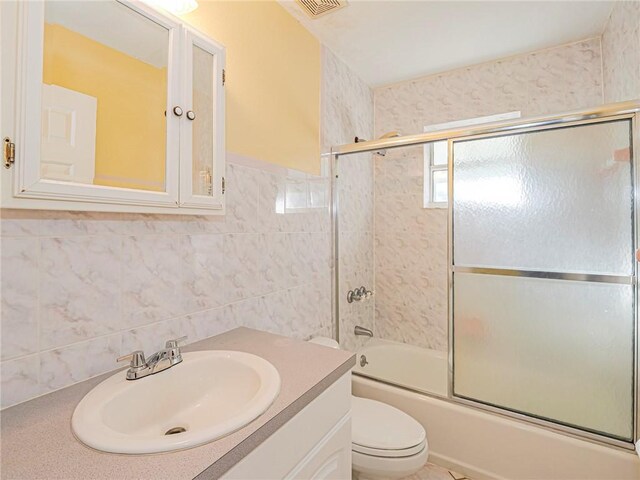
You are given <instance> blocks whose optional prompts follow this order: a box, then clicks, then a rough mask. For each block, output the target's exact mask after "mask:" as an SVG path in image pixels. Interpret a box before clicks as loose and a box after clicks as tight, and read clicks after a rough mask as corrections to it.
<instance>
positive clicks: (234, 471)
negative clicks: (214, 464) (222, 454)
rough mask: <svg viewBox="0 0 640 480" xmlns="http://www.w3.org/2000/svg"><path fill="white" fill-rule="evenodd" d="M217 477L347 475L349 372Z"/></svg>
mask: <svg viewBox="0 0 640 480" xmlns="http://www.w3.org/2000/svg"><path fill="white" fill-rule="evenodd" d="M222 478H224V479H229V480H266V479H269V480H272V479H304V480H312V479H313V480H323V479H327V480H328V479H332V480H336V479H345V480H346V479H350V478H351V373H347V374H345V375H343V376H342V377H341V378H340V379H339V380H337V381H336V382H335V383H334V384H333V385H331V386H330V387H328V388H327V390H325V391H324V392H323V393H322V394H320V395H319V396H318V397H317V398H316V399H314V400H313V401H312V402H311V403H309V405H307V406H306V407H305V408H303V409H302V410H301V411H300V412H299V413H298V414H297V415H295V416H294V417H293V418H292V419H291V420H289V421H288V422H286V423H285V424H284V425H283V426H282V427H280V428H279V429H278V430H277V431H276V432H275V433H274V434H273V435H271V436H270V437H269V438H268V439H267V440H265V441H264V442H263V443H262V444H260V445H259V446H258V447H257V448H256V449H255V450H253V451H252V452H251V453H249V454H248V455H247V456H246V457H245V458H244V459H243V460H241V461H240V462H239V463H238V464H237V465H235V466H234V467H232V468H231V470H229V471H228V472H227V473H226V474H224V475H223V477H222Z"/></svg>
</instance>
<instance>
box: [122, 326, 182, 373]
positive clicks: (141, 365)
mask: <svg viewBox="0 0 640 480" xmlns="http://www.w3.org/2000/svg"><path fill="white" fill-rule="evenodd" d="M186 339H187V337H186V336H185V337H180V338H176V339H175V340H168V341H167V342H166V343H165V345H164V348H163V349H162V350H160V351H159V352H156V353H154V354H153V355H151V356H150V357H149V358H148V359H146V360H145V358H144V352H143V351H142V350H136V351H135V352H132V353H130V354H128V355H124V356H122V357H120V358H118V359H117V361H118V362H122V361H125V360H131V363H130V364H129V370H127V380H138V379H139V378H143V377H146V376H148V375H153V374H154V373H158V372H162V371H163V370H166V369H167V368H171V367H173V366H174V365H177V364H179V363H180V362H182V352H181V351H180V347H179V346H178V344H179V343H180V342H183V341H185V340H186Z"/></svg>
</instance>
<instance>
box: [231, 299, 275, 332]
mask: <svg viewBox="0 0 640 480" xmlns="http://www.w3.org/2000/svg"><path fill="white" fill-rule="evenodd" d="M228 308H229V310H228V314H229V321H231V322H232V323H233V324H234V325H238V326H245V327H249V328H256V329H258V330H269V328H272V326H271V325H270V324H269V322H270V319H269V316H268V313H267V310H266V308H265V305H264V300H263V298H262V297H253V298H249V299H247V300H242V301H239V302H235V303H232V304H231V305H229V307H228Z"/></svg>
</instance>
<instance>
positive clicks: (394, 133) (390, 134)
mask: <svg viewBox="0 0 640 480" xmlns="http://www.w3.org/2000/svg"><path fill="white" fill-rule="evenodd" d="M399 136H400V132H398V131H396V130H392V131H391V132H387V133H384V134H382V135H380V136H379V137H378V140H384V139H386V138H395V137H399ZM354 140H355V142H356V143H360V142H366V140H365V139H364V138H360V137H356V138H355V139H354ZM373 153H374V155H380V156H381V157H384V156H385V155H386V154H387V150H386V149H384V150H378V151H377V152H373Z"/></svg>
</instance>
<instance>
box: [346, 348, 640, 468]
mask: <svg viewBox="0 0 640 480" xmlns="http://www.w3.org/2000/svg"><path fill="white" fill-rule="evenodd" d="M362 355H364V356H365V357H366V360H367V362H368V364H367V365H365V366H364V367H361V366H360V361H361V356H362ZM356 361H357V364H356V367H355V368H354V373H356V374H358V375H353V394H354V395H356V396H359V397H365V398H373V399H375V400H380V401H383V402H385V403H388V404H390V405H393V406H395V407H397V408H399V409H401V410H404V411H405V412H407V413H408V414H410V415H411V416H413V417H414V418H415V419H416V420H418V421H419V422H420V423H421V424H422V425H423V426H424V427H425V430H426V431H427V439H428V442H429V458H430V460H431V461H433V462H435V463H438V464H440V465H443V466H445V467H449V468H451V469H453V470H456V471H459V472H461V473H465V474H467V475H468V476H469V477H470V478H473V479H474V480H481V479H511V480H525V479H526V480H546V479H554V480H576V479H580V480H604V479H615V480H627V479H629V480H631V479H635V480H638V479H640V460H639V459H638V457H637V455H635V453H634V452H633V451H625V450H621V449H617V448H613V447H607V446H603V445H599V444H594V443H591V442H588V441H585V440H581V439H577V438H574V437H570V436H567V435H563V434H560V433H556V432H554V431H551V430H548V429H544V428H541V427H538V426H536V425H532V424H529V423H526V422H522V421H517V420H513V419H511V418H507V417H505V416H502V415H497V414H492V413H488V412H485V411H481V410H478V409H476V408H473V407H469V406H465V405H461V404H458V403H455V402H453V401H451V400H449V399H447V398H438V397H437V396H433V395H439V396H445V397H446V395H447V357H446V354H445V353H443V352H437V351H434V350H427V349H422V348H419V347H414V346H411V345H405V344H401V343H396V342H389V341H385V340H379V339H372V340H371V341H370V342H369V343H368V344H367V345H366V346H365V347H363V348H361V349H360V350H358V354H357V358H356ZM361 375H366V376H367V377H368V378H365V377H363V376H361ZM379 380H381V381H379ZM383 382H384V383H383ZM390 384H393V385H390ZM395 385H401V386H402V387H406V388H402V387H400V386H395ZM408 389H411V390H412V391H411V390H408ZM419 392H427V393H429V394H430V395H423V394H421V393H419Z"/></svg>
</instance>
